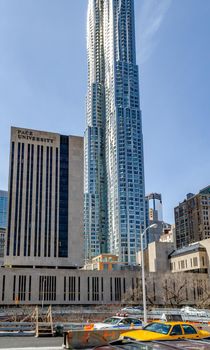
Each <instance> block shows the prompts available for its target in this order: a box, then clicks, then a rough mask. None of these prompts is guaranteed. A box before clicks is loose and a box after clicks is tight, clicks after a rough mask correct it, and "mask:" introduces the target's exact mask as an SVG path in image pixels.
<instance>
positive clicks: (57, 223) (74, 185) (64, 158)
mask: <svg viewBox="0 0 210 350" xmlns="http://www.w3.org/2000/svg"><path fill="white" fill-rule="evenodd" d="M10 149H11V151H10V177H9V212H8V227H7V237H6V242H5V265H7V266H8V265H9V266H27V267H39V266H46V267H47V266H52V267H53V266H54V267H62V266H68V267H71V266H72V267H74V266H75V265H76V266H82V265H83V264H84V259H83V219H82V217H83V138H82V137H77V136H64V135H59V134H55V133H48V132H43V131H37V130H28V129H21V128H14V127H13V128H12V129H11V147H10Z"/></svg>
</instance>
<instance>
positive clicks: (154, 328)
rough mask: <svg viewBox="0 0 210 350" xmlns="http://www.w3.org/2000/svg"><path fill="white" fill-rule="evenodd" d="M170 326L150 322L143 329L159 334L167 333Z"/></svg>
mask: <svg viewBox="0 0 210 350" xmlns="http://www.w3.org/2000/svg"><path fill="white" fill-rule="evenodd" d="M170 328H171V326H170V325H167V324H163V323H151V324H148V325H147V326H145V327H144V328H143V329H144V330H145V331H150V332H155V333H160V334H168V333H169V330H170Z"/></svg>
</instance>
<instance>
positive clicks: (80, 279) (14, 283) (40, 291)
mask: <svg viewBox="0 0 210 350" xmlns="http://www.w3.org/2000/svg"><path fill="white" fill-rule="evenodd" d="M146 286H147V303H148V305H156V306H166V305H168V306H171V305H176V306H181V305H195V304H199V303H201V302H202V301H203V300H204V298H205V302H206V303H209V299H207V298H206V295H207V293H208V290H209V287H210V286H209V278H208V276H207V274H201V273H200V274H196V273H192V274H191V273H187V274H184V275H183V274H180V273H178V274H171V273H162V274H161V273H149V274H148V273H147V274H146ZM180 287H181V294H180ZM201 287H202V288H201ZM128 303H129V304H133V303H134V304H138V305H139V304H142V286H141V273H140V272H139V271H113V270H112V271H109V273H107V271H90V270H82V269H56V268H54V269H52V268H48V269H43V268H34V269H32V268H0V304H1V305H2V306H3V305H10V306H12V305H17V304H19V305H42V304H44V305H71V306H72V305H83V306H85V305H122V304H128Z"/></svg>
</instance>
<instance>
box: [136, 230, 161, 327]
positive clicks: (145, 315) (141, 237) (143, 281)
mask: <svg viewBox="0 0 210 350" xmlns="http://www.w3.org/2000/svg"><path fill="white" fill-rule="evenodd" d="M156 227H157V224H152V225H150V226H148V227H147V228H145V230H144V231H143V232H142V228H141V226H140V228H141V232H140V242H141V279H142V296H143V311H144V323H147V300H146V285H145V268H144V248H143V236H144V234H145V233H146V232H147V230H149V229H150V228H156Z"/></svg>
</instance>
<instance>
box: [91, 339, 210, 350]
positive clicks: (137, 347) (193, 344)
mask: <svg viewBox="0 0 210 350" xmlns="http://www.w3.org/2000/svg"><path fill="white" fill-rule="evenodd" d="M199 343H200V344H198V343H197V341H196V340H194V341H193V340H186V339H183V340H171V341H167V342H166V343H165V344H164V346H163V343H162V342H161V344H159V343H158V342H154V343H153V342H149V344H148V345H147V346H146V348H145V344H144V343H142V342H137V341H134V340H116V341H112V342H110V343H109V344H107V345H102V346H97V347H95V348H94V349H93V350H123V349H124V350H145V349H147V350H160V349H162V350H163V349H164V350H171V349H175V348H176V349H181V350H195V349H196V350H197V349H198V348H199V349H202V350H210V343H209V344H208V343H206V342H203V343H202V342H201V341H200V342H199Z"/></svg>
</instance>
